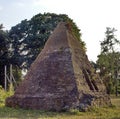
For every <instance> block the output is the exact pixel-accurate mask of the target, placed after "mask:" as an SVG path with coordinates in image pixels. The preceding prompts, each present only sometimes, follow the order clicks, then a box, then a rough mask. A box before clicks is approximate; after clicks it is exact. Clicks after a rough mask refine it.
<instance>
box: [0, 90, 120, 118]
mask: <svg viewBox="0 0 120 119" xmlns="http://www.w3.org/2000/svg"><path fill="white" fill-rule="evenodd" d="M0 93H1V91H0ZM7 95H10V94H6V93H5V92H4V91H3V92H2V96H3V97H2V96H1V95H0V96H1V98H0V119H120V97H118V98H115V97H112V99H111V101H112V103H113V105H114V106H111V107H109V108H108V107H104V108H92V109H91V110H90V111H88V112H79V111H77V110H71V111H69V112H64V113H63V112H62V113H58V112H46V111H40V110H24V109H20V108H17V109H14V108H9V107H5V105H4V99H5V98H6V96H7Z"/></svg>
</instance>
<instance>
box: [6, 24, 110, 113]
mask: <svg viewBox="0 0 120 119" xmlns="http://www.w3.org/2000/svg"><path fill="white" fill-rule="evenodd" d="M110 104H111V103H110V98H109V96H108V95H107V94H106V89H105V86H104V84H103V82H102V80H101V79H100V78H99V76H98V75H97V74H95V72H94V69H93V68H92V66H91V64H90V62H89V61H88V58H87V56H86V54H85V52H84V50H83V48H82V45H81V44H80V42H79V40H77V39H76V37H74V35H73V33H72V31H71V29H70V27H69V25H68V24H67V23H65V22H60V23H59V24H58V26H57V27H56V29H55V30H54V32H53V33H52V35H51V36H50V37H49V39H48V41H47V42H46V44H45V47H44V49H43V50H42V51H41V53H40V54H39V55H38V57H37V58H36V60H35V61H34V62H33V64H32V65H31V67H30V69H29V72H28V73H27V76H26V77H25V80H24V81H22V83H21V84H20V86H19V87H18V88H17V89H16V91H15V94H14V95H13V96H12V97H9V98H7V99H6V106H9V107H21V108H25V109H40V110H50V111H63V110H69V109H76V108H77V109H80V110H86V109H88V108H89V107H91V106H104V105H110Z"/></svg>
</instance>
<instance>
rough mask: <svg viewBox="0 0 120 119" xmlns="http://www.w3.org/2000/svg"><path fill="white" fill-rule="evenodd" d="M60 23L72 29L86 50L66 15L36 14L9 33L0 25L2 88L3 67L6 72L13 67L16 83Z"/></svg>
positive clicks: (0, 78)
mask: <svg viewBox="0 0 120 119" xmlns="http://www.w3.org/2000/svg"><path fill="white" fill-rule="evenodd" d="M60 21H65V22H67V23H68V24H69V25H70V26H71V31H72V33H73V34H74V36H75V37H76V38H77V39H78V40H79V41H80V42H81V45H82V48H83V49H84V50H85V43H84V42H83V41H82V40H81V34H80V30H79V29H78V27H77V26H76V24H75V23H74V22H73V20H72V19H70V18H69V17H68V16H67V15H65V14H60V15H57V14H51V13H44V14H37V15H35V16H33V17H32V18H31V19H30V20H27V19H25V20H23V21H21V23H19V24H17V25H16V26H14V27H12V28H11V29H10V30H9V31H3V30H2V28H3V25H0V43H1V44H0V45H1V47H0V70H1V71H0V84H1V85H2V86H3V85H4V66H5V65H7V66H8V69H9V66H10V64H12V65H13V73H14V76H15V78H16V79H17V80H19V79H20V77H21V70H20V69H28V68H29V66H30V65H31V63H32V62H33V61H34V60H35V58H36V57H37V55H38V54H39V53H40V51H41V50H42V48H43V47H44V45H45V42H46V41H47V39H48V37H49V36H50V34H51V33H52V32H53V30H54V28H55V27H56V26H57V24H58V23H59V22H60ZM8 73H9V71H8Z"/></svg>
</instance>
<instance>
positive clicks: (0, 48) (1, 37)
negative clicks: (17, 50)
mask: <svg viewBox="0 0 120 119" xmlns="http://www.w3.org/2000/svg"><path fill="white" fill-rule="evenodd" d="M8 42H9V40H8V35H7V31H4V30H3V25H2V24H1V25H0V85H2V86H3V85H4V65H8V64H9V56H8Z"/></svg>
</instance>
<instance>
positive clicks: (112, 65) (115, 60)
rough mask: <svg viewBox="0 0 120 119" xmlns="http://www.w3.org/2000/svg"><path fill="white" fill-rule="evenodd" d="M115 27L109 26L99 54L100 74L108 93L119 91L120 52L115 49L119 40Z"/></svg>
mask: <svg viewBox="0 0 120 119" xmlns="http://www.w3.org/2000/svg"><path fill="white" fill-rule="evenodd" d="M115 32H116V29H115V28H109V27H108V28H107V29H106V32H105V39H104V40H103V41H102V42H101V54H100V55H99V56H98V61H97V65H98V66H99V68H100V71H101V72H100V76H101V77H102V78H103V81H104V83H105V85H106V88H107V92H108V93H114V92H115V91H116V93H118V90H117V89H118V85H119V80H118V79H117V77H118V73H119V71H120V61H119V60H120V52H118V51H116V50H115V46H116V45H119V41H118V40H117V38H116V36H115Z"/></svg>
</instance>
